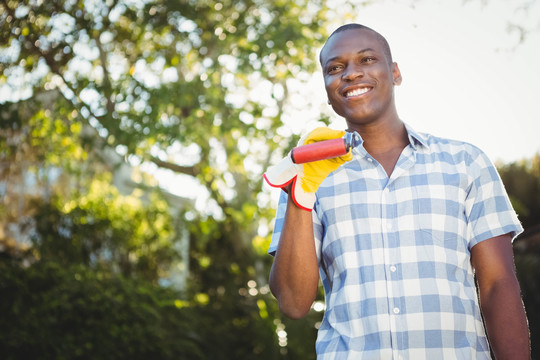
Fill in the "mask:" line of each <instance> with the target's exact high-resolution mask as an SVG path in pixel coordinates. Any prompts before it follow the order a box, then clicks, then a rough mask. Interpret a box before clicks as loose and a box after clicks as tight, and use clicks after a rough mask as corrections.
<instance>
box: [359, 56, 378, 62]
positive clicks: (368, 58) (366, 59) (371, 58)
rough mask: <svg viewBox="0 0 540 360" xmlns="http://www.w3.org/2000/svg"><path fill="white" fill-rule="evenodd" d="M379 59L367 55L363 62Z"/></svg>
mask: <svg viewBox="0 0 540 360" xmlns="http://www.w3.org/2000/svg"><path fill="white" fill-rule="evenodd" d="M376 60H377V59H376V58H374V57H373V56H366V57H365V58H363V59H362V62H364V63H370V62H374V61H376Z"/></svg>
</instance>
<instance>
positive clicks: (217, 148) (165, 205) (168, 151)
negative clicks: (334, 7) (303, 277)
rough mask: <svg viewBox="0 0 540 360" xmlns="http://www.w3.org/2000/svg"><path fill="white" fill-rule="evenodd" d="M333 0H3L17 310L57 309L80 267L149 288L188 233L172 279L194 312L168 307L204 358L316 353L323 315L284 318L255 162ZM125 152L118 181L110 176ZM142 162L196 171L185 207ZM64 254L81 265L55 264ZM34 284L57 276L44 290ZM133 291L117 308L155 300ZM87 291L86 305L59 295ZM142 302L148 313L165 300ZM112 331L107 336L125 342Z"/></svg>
mask: <svg viewBox="0 0 540 360" xmlns="http://www.w3.org/2000/svg"><path fill="white" fill-rule="evenodd" d="M326 11H327V10H326V6H325V4H324V1H323V0H321V1H310V2H307V1H295V2H288V1H252V0H241V1H234V2H232V1H222V2H217V1H190V0H181V1H168V0H164V1H146V0H144V1H140V2H132V1H124V0H96V1H83V0H70V1H61V0H53V1H41V0H27V1H15V0H2V1H0V50H1V55H0V90H2V91H1V93H2V94H3V96H4V97H5V98H3V99H1V100H0V101H2V102H3V103H2V104H1V105H0V115H1V116H0V164H1V166H0V172H1V174H0V175H1V180H0V192H1V193H2V195H4V196H3V197H2V199H1V201H0V253H2V252H1V251H3V255H5V256H6V255H7V254H9V256H11V257H17V256H21V257H24V259H25V261H26V262H25V264H27V265H28V263H30V264H32V265H31V266H30V267H28V268H24V269H20V270H19V271H20V272H21V274H20V275H21V279H26V280H25V281H27V282H30V281H31V284H30V283H20V284H19V285H20V287H19V288H17V289H14V292H13V297H15V298H17V297H18V296H22V295H21V294H23V293H24V294H27V293H32V292H35V297H32V299H33V300H32V301H33V302H31V303H30V302H28V303H24V302H21V304H26V305H25V306H24V307H21V308H20V309H26V310H27V312H28V313H27V314H25V316H28V317H25V319H26V320H27V321H28V322H30V321H31V319H32V318H33V317H34V316H37V315H41V314H44V313H46V311H47V310H51V311H53V312H54V311H56V310H54V309H55V306H56V305H55V303H54V302H44V303H43V304H38V299H40V298H47V299H49V297H50V296H52V295H51V294H53V293H54V294H57V293H63V292H67V293H68V294H69V290H66V288H67V287H71V286H75V284H76V285H77V286H75V287H74V289H80V291H81V294H84V297H86V296H89V297H90V298H92V297H91V296H90V295H92V293H93V292H94V291H95V292H101V291H102V292H103V293H105V294H107V293H111V292H112V293H115V292H120V293H121V289H120V286H117V287H115V286H116V285H114V284H116V283H115V282H114V281H113V280H108V279H120V278H122V279H123V280H115V281H118V282H120V283H122V284H123V283H124V282H135V283H137V284H140V286H142V287H146V288H145V289H146V290H145V291H148V293H149V294H154V293H156V294H158V293H160V291H161V290H163V289H161V288H159V287H157V285H156V283H160V281H161V280H163V279H164V277H166V276H167V273H168V271H169V270H170V269H171V266H172V264H173V263H174V262H175V260H176V261H177V260H178V253H177V252H176V249H177V247H178V245H179V243H180V237H181V236H180V233H187V234H188V236H189V239H190V251H189V262H187V261H186V262H184V263H183V264H181V265H183V266H188V265H189V271H190V272H189V274H190V278H189V279H188V280H189V281H188V286H187V288H185V289H184V290H183V291H182V292H178V293H177V294H176V295H175V296H176V298H179V300H178V302H177V303H176V305H178V306H180V307H181V308H182V309H184V307H185V309H186V310H185V312H184V313H191V314H193V316H194V317H196V318H197V321H196V322H192V321H191V320H190V318H188V317H186V318H178V321H179V322H183V321H185V322H186V323H185V324H182V326H184V327H186V328H189V329H190V330H191V331H192V333H193V334H196V336H197V337H198V339H203V341H205V342H206V343H205V347H204V348H201V347H197V346H198V345H197V344H198V343H197V342H196V340H193V341H194V346H195V348H196V349H195V350H197V349H199V350H200V351H203V353H204V356H205V358H208V359H221V358H227V359H228V358H231V357H230V354H234V358H239V359H241V358H245V359H248V358H255V357H256V358H257V359H259V358H261V359H263V358H298V357H300V358H305V359H309V358H312V357H313V345H314V344H313V343H314V338H313V334H314V332H315V328H314V325H315V323H316V321H317V320H318V319H319V318H320V314H319V313H313V314H312V316H311V317H309V318H308V319H306V320H305V321H304V322H296V323H290V322H288V321H287V320H285V319H282V318H281V316H280V315H279V312H278V310H277V306H276V302H275V299H273V298H272V296H271V295H270V294H269V291H268V286H267V284H266V279H267V274H268V268H269V264H270V262H271V258H270V257H269V256H268V255H266V254H265V252H266V248H267V245H268V242H269V236H270V235H269V232H270V229H271V218H272V216H273V210H272V208H271V198H270V195H269V194H268V192H263V191H262V186H261V185H262V183H261V173H262V171H263V169H264V168H266V167H267V165H268V164H269V162H270V161H271V155H273V156H279V155H280V153H283V152H285V151H287V150H288V149H289V148H290V146H291V144H293V143H295V142H296V137H295V134H293V132H292V131H291V129H289V128H288V127H287V126H286V125H284V124H283V122H282V118H283V117H284V114H285V113H286V111H287V109H288V108H290V107H293V106H294V105H295V104H293V103H292V101H291V96H292V95H294V92H295V91H296V90H294V86H291V83H292V84H293V85H294V83H295V82H296V83H298V82H302V81H303V80H302V79H306V78H307V75H308V74H309V73H311V72H312V71H313V70H314V69H315V64H316V54H315V52H316V49H317V48H318V47H319V46H320V45H321V40H322V39H324V37H325V35H326V34H325V32H324V30H323V29H324V28H325V21H326V18H325V14H326ZM315 120H321V121H325V119H324V117H322V116H321V117H320V119H318V118H316V119H315ZM126 167H128V168H130V170H131V176H129V177H128V178H127V179H128V180H129V181H130V186H131V187H129V188H126V186H124V184H123V183H122V182H121V181H119V180H122V181H123V180H125V179H126V177H125V176H123V175H124V174H123V171H124V170H125V169H126ZM145 169H158V170H159V171H161V172H160V174H164V173H166V174H170V173H173V174H175V175H174V176H172V177H171V178H172V179H173V180H171V181H169V184H166V185H167V187H166V189H167V190H169V191H170V190H179V188H181V187H183V186H184V184H185V183H186V181H185V180H186V178H189V179H191V183H196V184H198V186H197V187H196V188H195V190H193V191H192V193H193V192H197V193H198V194H197V195H199V196H198V197H197V198H196V201H195V202H196V204H195V205H196V206H195V207H193V206H192V205H190V202H189V201H188V202H186V203H183V204H182V205H181V206H180V207H178V204H177V203H175V201H176V200H175V199H176V198H175V197H174V196H173V195H171V194H169V193H167V190H165V188H164V184H161V183H158V179H156V178H153V177H152V176H149V175H148V174H146V173H145V171H146V170H145ZM171 183H172V185H171ZM157 185H159V186H157ZM134 188H135V190H134ZM189 195H190V196H194V194H189ZM171 199H173V200H171ZM184 260H185V259H184ZM47 266H50V267H51V268H50V269H49V268H47ZM53 268H54V269H55V270H51V269H53ZM74 268H76V269H78V270H77V271H78V272H82V273H84V274H85V275H84V276H83V277H82V279H83V280H84V281H79V282H76V283H74V280H72V279H71V278H70V277H69V275H67V274H64V273H63V270H64V269H65V270H66V271H68V269H74ZM47 269H48V270H47ZM13 271H15V270H13ZM39 271H43V274H42V275H43V277H41V278H35V277H34V276H37V275H39ZM82 273H81V274H82ZM6 274H7V273H6ZM81 276H82V275H81ZM2 277H4V276H2ZM32 279H33V280H32ZM40 283H43V286H46V284H49V285H50V287H49V288H47V289H48V290H47V291H45V292H42V291H40V286H39V284H40ZM25 284H26V285H25ZM25 286H28V287H27V288H25ZM86 286H88V287H86ZM137 286H139V285H137ZM92 287H93V288H92ZM60 289H61V290H60ZM122 289H123V288H122ZM160 289H161V290H160ZM15 290H17V291H18V292H17V291H15ZM49 291H50V293H49ZM163 291H165V290H163ZM55 296H56V295H55ZM73 296H75V295H73ZM95 296H96V299H97V300H99V301H102V300H103V301H104V302H105V303H107V301H108V300H106V299H102V298H99V296H98V295H95ZM111 296H113V295H111ZM114 296H116V295H114ZM114 296H113V297H114ZM152 296H154V295H152ZM155 296H157V295H155ZM167 297H169V298H174V297H172V294H171V293H168V295H167ZM127 298H128V296H127V295H126V296H124V297H123V299H127ZM17 299H19V298H17ZM134 299H135V300H134V301H136V302H138V303H140V304H139V305H136V304H131V303H128V302H127V300H125V302H126V306H127V305H129V306H127V308H126V309H125V311H126V312H128V313H127V314H125V316H126V319H127V318H128V317H131V316H135V315H136V314H135V313H136V311H133V312H129V311H130V309H131V308H133V307H135V306H148V307H149V308H153V307H154V306H155V304H153V303H148V302H145V301H146V300H145V299H143V298H142V297H138V296H135V297H134ZM12 300H13V299H12ZM97 300H96V301H97ZM6 301H8V300H6ZM17 301H19V300H17ZM29 301H30V300H29ZM21 306H22V305H21ZM86 306H88V309H89V310H88V311H90V310H92V309H94V307H95V304H94V303H81V304H80V307H78V308H77V309H72V308H70V310H74V311H79V312H81V311H83V309H84V308H85V307H86ZM66 307H67V305H66ZM33 308H35V309H37V310H39V311H42V313H41V312H40V313H37V312H33V310H31V309H33ZM37 310H36V311H37ZM63 310H64V311H67V309H66V308H63ZM146 310H148V312H146ZM146 310H145V311H143V314H146V315H144V316H147V315H148V317H147V319H151V318H152V316H158V315H155V314H154V315H152V313H151V311H150V310H149V309H146ZM20 311H22V310H20ZM92 311H93V310H92ZM103 311H105V310H103ZM107 311H108V310H107ZM111 311H113V312H114V311H117V312H119V313H121V311H120V310H118V309H117V308H114V309H111ZM156 311H157V310H156ZM159 311H161V310H159ZM159 311H158V312H159ZM105 314H106V313H105V312H104V313H96V315H95V316H94V315H92V316H91V318H92V319H93V321H95V326H96V327H101V326H103V327H104V328H105V327H106V324H107V322H106V319H107V318H108V317H109V315H108V313H107V315H105ZM74 316H75V315H74ZM110 316H111V318H112V319H114V318H115V317H114V314H112V315H110ZM163 316H164V317H165V315H163ZM166 316H170V314H168V313H167V315H166ZM136 318H137V317H136ZM46 319H47V318H46ZM145 319H146V318H145ZM172 319H176V318H175V317H174V316H172ZM43 321H45V320H43ZM126 321H127V320H126ZM145 321H146V320H145ZM175 321H176V320H175ZM149 322H150V320H148V322H146V323H144V324H148V323H149ZM98 323H99V325H98ZM79 324H80V323H79ZM157 324H161V325H163V323H160V322H159V321H158V323H157ZM26 325H29V324H26ZM26 325H25V326H26ZM34 325H35V326H36V327H40V328H41V327H42V328H43V329H42V330H43V332H40V334H42V335H43V338H42V340H43V343H42V345H43V344H45V335H46V334H49V335H50V337H55V339H53V340H54V341H59V339H60V338H61V337H63V336H67V335H69V332H66V331H68V330H70V329H67V328H63V329H62V331H60V330H58V329H57V328H55V329H56V330H58V331H49V332H47V331H48V330H50V329H51V327H50V326H52V325H51V324H49V323H46V322H43V323H40V322H39V321H38V320H36V323H35V324H34ZM119 326H120V325H119ZM145 326H146V325H144V326H143V325H141V327H145ZM156 326H158V325H155V326H151V327H150V328H151V329H154V330H156ZM116 328H118V329H120V330H118V331H119V332H121V333H123V332H125V330H126V327H121V326H120V327H116ZM24 329H26V330H29V329H30V328H28V327H26V328H24ZM32 329H34V328H32ZM305 329H311V330H310V331H306V330H305ZM21 331H23V330H21ZM156 331H157V330H156ZM276 331H281V334H282V333H283V332H284V331H287V339H288V341H289V342H290V344H291V346H290V348H288V347H287V346H286V344H285V343H282V345H283V346H278V345H277V343H278V341H277V338H276ZM105 333H106V332H105ZM22 334H23V333H19V335H21V336H22ZM295 334H296V335H295ZM79 335H80V336H79ZM79 335H78V336H79V337H80V338H81V339H85V337H84V336H83V335H81V334H79ZM117 335H118V337H120V336H124V335H125V336H127V335H126V334H117ZM138 336H139V337H142V338H144V337H146V336H147V335H146V334H145V333H144V331H143V330H140V331H139V335H138ZM167 336H168V335H164V337H165V338H166V337H167ZM282 336H283V334H282ZM118 337H116V338H115V337H114V336H113V337H111V339H115V341H118V345H119V347H118V349H120V348H121V347H122V344H123V342H122V341H123V340H121V339H118ZM10 339H11V340H13V339H14V338H10ZM20 339H22V340H21V341H26V340H28V339H27V335H24V336H23V337H21V338H20ZM148 339H149V341H155V342H157V343H158V344H159V342H160V341H161V340H160V339H156V338H154V337H151V336H149V337H148ZM280 339H281V338H280ZM11 340H10V341H11ZM54 341H53V343H54ZM85 341H86V342H84V343H82V342H81V343H77V344H78V345H77V347H78V350H77V351H81V349H82V350H84V351H86V350H88V349H87V343H88V344H91V345H92V346H93V349H96V348H95V346H97V345H96V344H98V342H96V340H91V339H88V338H86V340H85ZM125 341H127V342H129V341H131V340H125ZM5 343H6V342H4V340H2V344H5ZM106 344H109V343H106ZM207 344H216V345H219V346H208V345H207ZM19 345H21V347H20V349H23V346H22V343H21V344H19ZM147 345H148V346H151V345H150V344H147ZM162 345H163V346H164V347H166V346H167V345H164V344H162ZM293 345H294V348H292V346H293ZM74 346H75V345H74ZM88 346H90V345H88ZM111 346H112V345H111ZM130 346H134V345H130ZM140 346H141V347H136V346H135V347H134V349H139V350H140V352H141V354H144V353H145V351H146V352H147V353H148V354H150V353H151V351H153V350H148V349H153V348H142V345H140ZM85 349H86V350H85ZM211 349H214V350H211ZM72 350H73V351H72ZM195 350H194V354H195V355H194V356H195V357H194V358H197V357H196V355H197V354H198V352H197V351H199V350H197V351H195ZM51 351H53V350H51ZM74 351H75V348H73V349H71V350H69V351H68V350H66V352H62V353H57V354H59V355H58V358H61V357H63V356H65V357H70V356H72V355H73V354H75V352H74ZM171 351H172V350H171ZM90 353H91V352H90ZM172 353H174V354H177V353H175V352H172ZM52 354H56V353H54V352H53V353H52ZM153 354H155V353H153ZM75 355H76V354H75ZM75 355H73V356H75ZM96 356H97V357H100V355H96ZM163 358H167V356H166V355H163Z"/></svg>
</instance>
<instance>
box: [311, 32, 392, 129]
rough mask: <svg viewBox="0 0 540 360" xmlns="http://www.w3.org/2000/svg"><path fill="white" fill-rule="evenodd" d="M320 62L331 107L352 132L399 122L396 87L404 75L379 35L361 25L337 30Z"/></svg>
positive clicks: (322, 53) (330, 38) (323, 50)
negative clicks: (373, 124)
mask: <svg viewBox="0 0 540 360" xmlns="http://www.w3.org/2000/svg"><path fill="white" fill-rule="evenodd" d="M320 62H321V67H322V70H323V77H324V83H325V88H326V92H327V95H328V100H329V103H330V104H331V105H332V107H333V109H334V111H335V112H336V113H337V114H338V115H341V116H343V117H344V118H345V119H346V120H347V123H348V125H349V128H350V129H358V126H362V125H364V124H367V123H371V122H373V121H380V120H382V121H384V120H391V121H395V120H399V119H398V116H397V111H396V109H395V103H394V86H395V85H399V84H401V73H400V71H399V68H398V66H397V64H396V63H394V62H393V61H392V54H391V52H390V47H389V46H388V42H387V41H386V39H385V38H384V37H383V36H382V35H380V34H379V33H378V32H376V31H374V30H372V29H370V28H368V27H366V26H363V25H359V24H348V25H344V26H342V27H340V28H338V29H337V30H336V31H334V32H333V33H332V35H330V37H329V38H328V40H327V41H326V43H325V45H324V47H323V49H322V50H321V53H320Z"/></svg>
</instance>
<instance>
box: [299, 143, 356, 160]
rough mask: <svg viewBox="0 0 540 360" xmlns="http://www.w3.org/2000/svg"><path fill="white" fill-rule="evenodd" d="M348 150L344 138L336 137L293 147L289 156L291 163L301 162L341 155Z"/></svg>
mask: <svg viewBox="0 0 540 360" xmlns="http://www.w3.org/2000/svg"><path fill="white" fill-rule="evenodd" d="M348 152H349V149H348V145H347V142H346V140H345V139H344V138H337V139H331V140H324V141H319V142H315V143H312V144H308V145H302V146H298V147H295V148H294V149H292V151H291V158H292V161H293V163H295V164H303V163H307V162H312V161H319V160H325V159H330V158H334V157H338V156H342V155H345V154H347V153H348Z"/></svg>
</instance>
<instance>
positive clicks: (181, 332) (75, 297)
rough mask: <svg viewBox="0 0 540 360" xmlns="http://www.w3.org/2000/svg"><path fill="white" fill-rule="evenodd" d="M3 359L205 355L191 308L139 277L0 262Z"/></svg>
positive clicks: (45, 264) (0, 351)
mask: <svg viewBox="0 0 540 360" xmlns="http://www.w3.org/2000/svg"><path fill="white" fill-rule="evenodd" d="M0 269H1V270H0V271H1V272H2V279H1V280H0V291H1V292H2V294H3V295H2V297H0V306H1V307H2V309H3V311H2V313H1V315H0V329H1V330H0V331H1V335H0V338H1V339H2V341H1V342H0V354H2V358H3V359H37V358H46V359H149V358H155V359H203V358H204V357H203V349H204V346H203V344H202V343H201V340H202V339H199V338H197V337H196V329H195V328H194V326H196V324H197V320H196V318H195V317H196V316H197V315H196V313H194V312H192V311H191V310H190V309H187V308H186V309H178V308H177V307H176V306H175V305H174V294H173V293H172V292H171V291H168V290H166V289H163V288H158V287H155V286H152V285H150V284H148V283H147V282H144V281H136V280H130V279H126V278H121V277H110V276H107V275H106V274H101V273H94V272H91V271H89V270H87V269H86V268H85V267H83V266H71V267H64V266H61V265H60V264H57V263H54V262H40V263H38V264H36V265H34V266H32V267H29V268H21V267H20V266H17V265H16V264H10V263H9V262H7V261H5V259H4V260H3V261H2V262H0Z"/></svg>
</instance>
